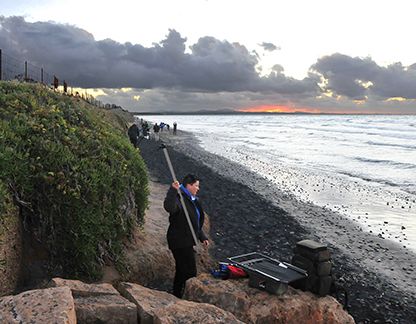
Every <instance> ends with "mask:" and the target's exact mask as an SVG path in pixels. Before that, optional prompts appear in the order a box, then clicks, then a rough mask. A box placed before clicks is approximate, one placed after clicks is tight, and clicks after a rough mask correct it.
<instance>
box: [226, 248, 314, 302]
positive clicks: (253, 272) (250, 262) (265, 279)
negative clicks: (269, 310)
mask: <svg viewBox="0 0 416 324" xmlns="http://www.w3.org/2000/svg"><path fill="white" fill-rule="evenodd" d="M228 260H229V261H230V262H232V263H233V264H235V265H237V266H238V267H240V268H242V269H243V270H244V271H246V272H247V274H248V276H249V282H248V284H249V286H250V287H253V288H258V289H262V290H266V291H267V292H269V293H272V294H275V295H281V294H283V293H285V292H286V291H287V287H288V284H289V283H292V282H295V281H297V280H302V279H305V278H306V277H307V276H308V275H307V272H306V271H305V270H303V269H301V268H298V267H296V266H294V265H291V264H289V263H286V262H280V261H278V260H275V259H272V258H270V257H268V256H266V255H263V254H261V253H258V252H251V253H248V254H242V255H237V256H234V257H230V258H228Z"/></svg>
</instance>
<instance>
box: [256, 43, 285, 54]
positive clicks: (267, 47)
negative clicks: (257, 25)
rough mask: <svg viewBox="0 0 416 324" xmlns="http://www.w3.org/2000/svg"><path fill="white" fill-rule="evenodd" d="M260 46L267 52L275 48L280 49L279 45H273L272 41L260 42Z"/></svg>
mask: <svg viewBox="0 0 416 324" xmlns="http://www.w3.org/2000/svg"><path fill="white" fill-rule="evenodd" d="M259 45H260V46H261V47H263V49H264V50H265V51H269V52H273V51H276V50H280V47H278V46H276V45H274V44H273V43H267V42H263V43H261V44H259Z"/></svg>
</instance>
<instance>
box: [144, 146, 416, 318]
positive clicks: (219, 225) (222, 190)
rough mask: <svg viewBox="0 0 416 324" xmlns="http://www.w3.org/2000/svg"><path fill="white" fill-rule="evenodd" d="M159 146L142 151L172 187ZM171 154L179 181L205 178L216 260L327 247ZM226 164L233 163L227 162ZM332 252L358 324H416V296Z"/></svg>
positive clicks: (271, 208)
mask: <svg viewBox="0 0 416 324" xmlns="http://www.w3.org/2000/svg"><path fill="white" fill-rule="evenodd" d="M186 144H187V143H185V145H186ZM159 145H160V143H158V142H155V141H153V140H142V141H141V142H140V144H139V148H140V151H141V155H142V156H143V158H144V160H145V162H146V164H147V167H148V170H149V174H150V176H151V179H152V180H153V181H157V182H160V183H163V184H166V185H167V186H168V185H169V184H170V183H171V182H172V179H171V175H170V172H169V169H168V166H167V163H166V160H165V157H164V155H163V152H162V150H160V149H159V150H158V147H159ZM182 145H183V144H182ZM189 145H195V143H189ZM182 151H183V150H182ZM169 152H170V158H171V161H172V164H173V167H174V169H175V171H176V174H177V177H178V179H181V178H182V177H183V176H184V175H185V174H186V173H194V174H196V175H198V176H199V177H200V178H201V192H200V195H199V196H200V198H201V201H202V203H203V206H204V208H205V211H206V213H207V214H208V215H209V217H210V221H211V233H210V236H211V238H212V240H213V241H214V243H215V244H214V246H213V248H212V249H211V254H212V255H213V257H214V258H215V259H216V260H218V261H221V260H224V259H225V258H227V257H230V256H235V255H239V254H244V253H249V252H253V251H258V252H262V253H264V254H266V255H268V256H271V257H273V258H276V259H278V260H281V261H287V262H290V260H291V257H292V255H293V247H294V246H295V244H296V242H298V241H300V240H304V239H313V240H317V241H321V242H322V241H324V238H322V237H320V236H319V233H310V232H309V231H308V230H307V229H306V228H303V227H302V226H301V225H300V224H299V222H298V221H297V220H296V219H295V217H293V216H292V215H290V214H288V213H287V212H286V211H285V210H283V209H281V208H280V207H278V206H276V204H272V203H271V202H270V201H268V200H267V199H265V198H264V197H262V196H261V195H259V194H258V193H256V192H254V191H253V190H252V189H250V188H249V187H247V186H245V185H243V184H241V183H240V182H237V181H234V180H233V179H231V178H228V177H225V176H223V175H220V174H219V173H218V172H216V171H215V170H213V169H211V168H210V167H208V166H206V165H205V164H204V163H202V161H200V160H196V159H194V158H193V157H192V156H191V155H188V154H184V153H182V152H181V151H180V150H177V149H176V148H175V145H174V144H172V146H169ZM219 159H221V158H219ZM224 163H229V161H226V160H225V159H224ZM232 167H236V166H235V164H234V165H233V166H232ZM166 188H167V187H166ZM330 249H331V253H332V260H333V264H334V268H333V269H334V273H335V275H336V277H337V278H338V281H339V282H340V284H341V285H343V286H344V287H345V288H346V290H347V291H348V296H349V309H348V312H349V313H350V314H351V315H352V316H353V317H354V319H355V321H356V322H357V323H409V324H410V323H416V294H411V293H409V292H404V291H402V290H400V289H398V288H397V287H395V285H393V284H392V283H390V282H389V281H388V280H385V278H383V277H381V276H379V275H378V274H377V273H375V272H373V271H371V270H369V269H368V268H366V267H363V266H362V265H361V263H360V262H358V261H357V260H355V259H353V258H351V257H349V256H347V255H345V254H344V253H342V251H340V250H339V249H338V248H337V247H336V246H330ZM415 271H416V269H415ZM392 276H394V273H392ZM340 301H341V300H340Z"/></svg>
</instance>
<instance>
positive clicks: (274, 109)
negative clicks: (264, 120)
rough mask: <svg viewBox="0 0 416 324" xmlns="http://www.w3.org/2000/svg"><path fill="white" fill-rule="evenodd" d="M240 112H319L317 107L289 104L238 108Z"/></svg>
mask: <svg viewBox="0 0 416 324" xmlns="http://www.w3.org/2000/svg"><path fill="white" fill-rule="evenodd" d="M237 111H240V112H252V113H259V112H264V113H293V112H301V111H302V112H308V113H319V110H318V109H316V108H305V107H289V106H256V107H248V108H241V109H237Z"/></svg>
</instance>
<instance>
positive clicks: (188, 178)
mask: <svg viewBox="0 0 416 324" xmlns="http://www.w3.org/2000/svg"><path fill="white" fill-rule="evenodd" d="M197 181H199V178H198V177H197V176H195V175H193V174H187V175H186V176H185V177H184V178H183V180H182V185H183V186H184V187H186V185H187V184H190V185H192V184H194V183H195V182H197Z"/></svg>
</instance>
